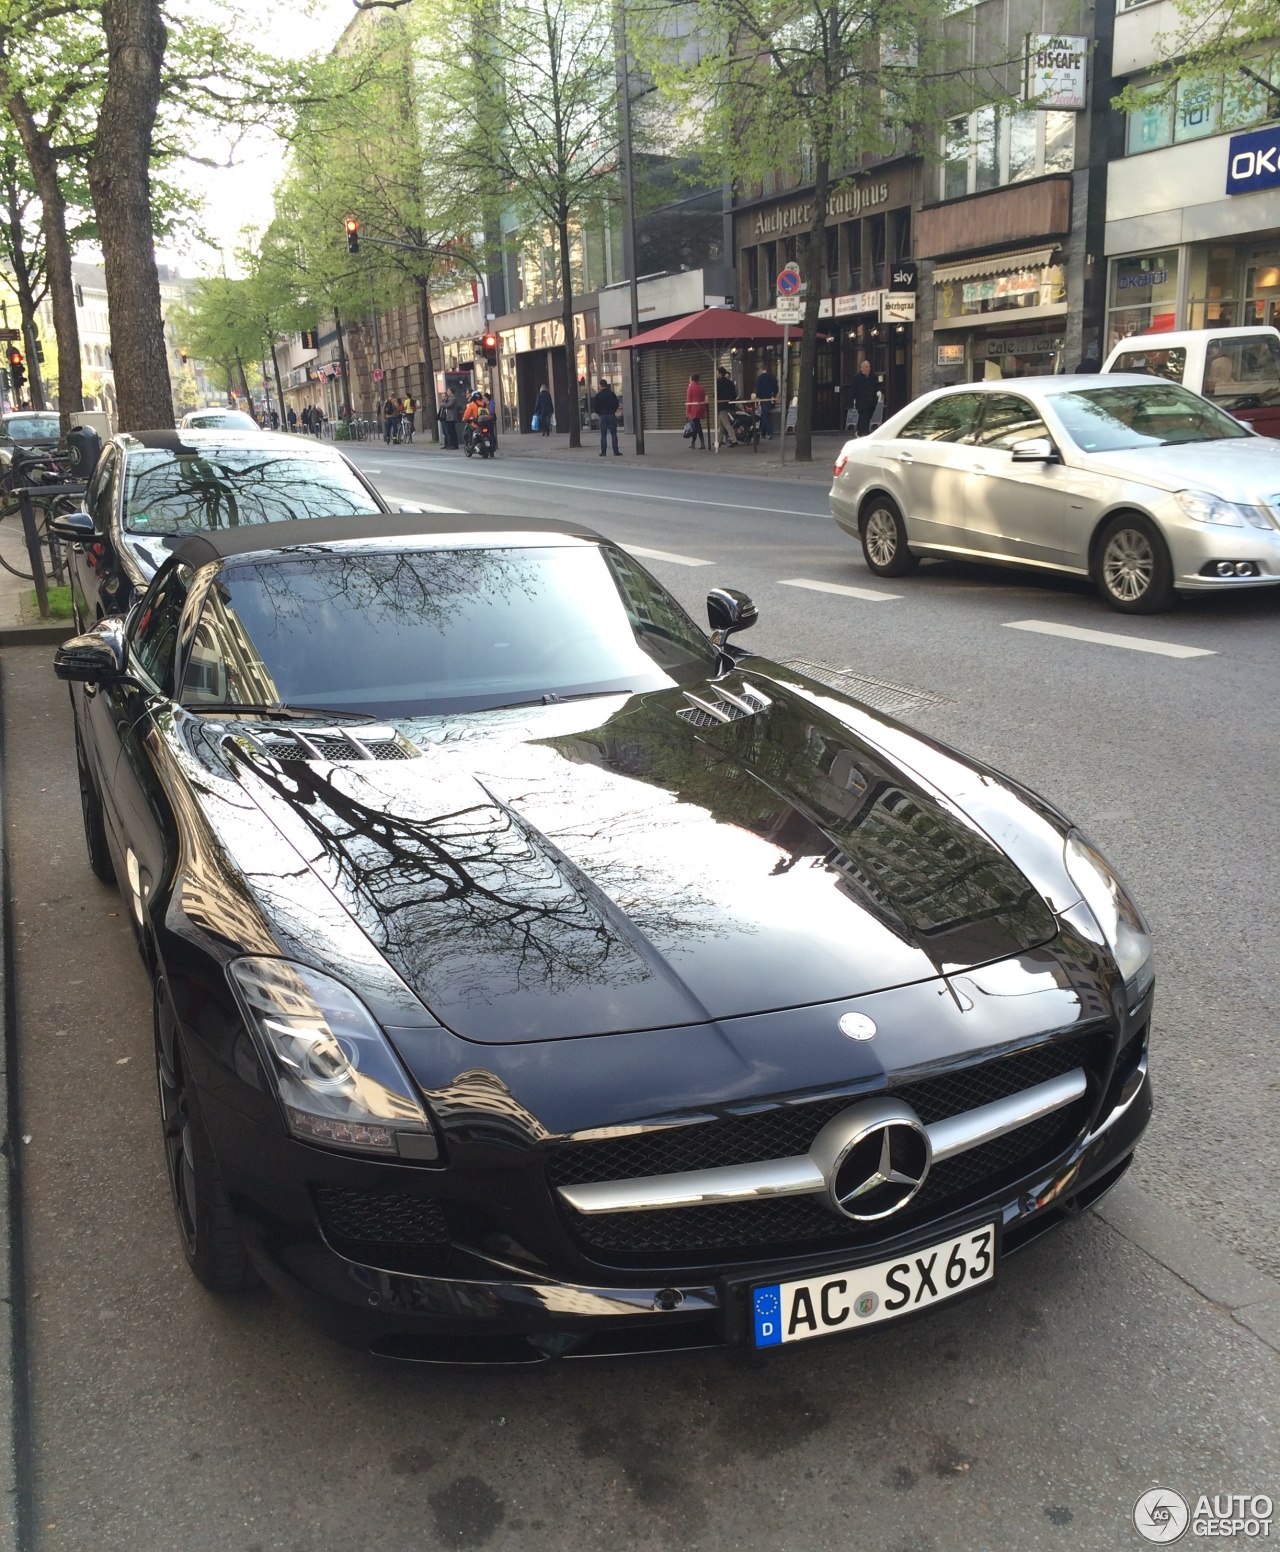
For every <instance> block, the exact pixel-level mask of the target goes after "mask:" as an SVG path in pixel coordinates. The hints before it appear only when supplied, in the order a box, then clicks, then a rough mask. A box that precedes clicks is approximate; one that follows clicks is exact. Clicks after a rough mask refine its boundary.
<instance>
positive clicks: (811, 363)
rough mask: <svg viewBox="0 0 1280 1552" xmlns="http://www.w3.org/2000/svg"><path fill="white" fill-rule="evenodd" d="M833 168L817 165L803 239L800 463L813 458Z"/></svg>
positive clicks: (798, 420)
mask: <svg viewBox="0 0 1280 1552" xmlns="http://www.w3.org/2000/svg"><path fill="white" fill-rule="evenodd" d="M830 190H831V169H830V166H829V165H828V163H827V162H826V161H825V160H822V161H819V163H818V166H817V180H816V183H815V185H814V190H813V222H812V224H811V225H810V227H809V231H808V233H807V234H806V236H805V239H804V250H803V252H802V253H801V255H800V273H801V275H803V277H804V278H805V280H806V281H807V282H808V290H807V291H806V292H805V298H804V333H803V335H802V336H801V339H800V383H799V386H798V389H797V393H796V452H795V458H796V462H797V463H812V462H813V380H814V367H815V365H816V364H817V356H818V304H819V302H821V300H822V244H823V240H824V238H825V236H826V229H827V200H828V197H829V195H830ZM785 400H786V394H785V388H784V393H783V411H782V416H783V420H782V425H783V432H782V434H783V436H784V437H785V436H786V413H787V412H786V402H785Z"/></svg>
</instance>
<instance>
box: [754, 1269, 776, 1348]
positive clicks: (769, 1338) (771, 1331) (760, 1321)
mask: <svg viewBox="0 0 1280 1552" xmlns="http://www.w3.org/2000/svg"><path fill="white" fill-rule="evenodd" d="M753 1304H754V1306H755V1307H754V1310H753V1313H754V1315H755V1322H756V1346H757V1347H774V1346H776V1344H777V1343H779V1342H781V1341H782V1293H781V1289H780V1287H779V1285H778V1284H777V1283H774V1284H773V1286H772V1287H769V1288H757V1289H756V1290H755V1293H754V1295H753Z"/></svg>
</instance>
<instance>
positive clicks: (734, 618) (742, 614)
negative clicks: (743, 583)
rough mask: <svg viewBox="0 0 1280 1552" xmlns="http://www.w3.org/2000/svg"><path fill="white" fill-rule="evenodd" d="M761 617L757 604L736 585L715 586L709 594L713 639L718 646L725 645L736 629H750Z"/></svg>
mask: <svg viewBox="0 0 1280 1552" xmlns="http://www.w3.org/2000/svg"><path fill="white" fill-rule="evenodd" d="M759 618H760V614H759V611H758V610H757V609H756V606H755V604H753V603H752V602H751V600H750V598H748V596H747V595H746V594H745V593H743V592H741V591H740V590H739V589H738V588H736V587H713V588H712V589H711V591H710V592H709V593H708V594H707V619H708V620H709V621H710V622H711V639H712V641H714V642H715V644H716V646H718V647H723V646H724V644H725V642H726V641H728V639H729V637H730V636H732V635H733V633H734V631H740V630H749V629H750V628H751V626H753V625H754V624H755V623H756V621H757V620H758V619H759Z"/></svg>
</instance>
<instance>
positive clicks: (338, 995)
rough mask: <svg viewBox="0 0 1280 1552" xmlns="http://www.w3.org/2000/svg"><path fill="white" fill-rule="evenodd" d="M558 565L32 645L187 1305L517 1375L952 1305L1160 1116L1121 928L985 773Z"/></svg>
mask: <svg viewBox="0 0 1280 1552" xmlns="http://www.w3.org/2000/svg"><path fill="white" fill-rule="evenodd" d="M708 608H709V613H710V617H711V623H712V626H713V627H714V628H715V634H714V635H713V637H712V638H711V639H710V640H709V639H708V638H707V636H706V635H704V634H703V632H702V631H700V630H699V629H698V628H697V627H696V626H695V625H694V624H693V622H692V621H691V620H690V619H689V618H688V616H687V615H686V614H685V613H684V612H683V611H682V610H681V608H680V607H679V605H678V604H677V603H676V602H675V601H674V600H673V599H672V598H671V596H670V595H669V594H667V593H666V592H665V591H664V590H663V588H662V587H661V586H660V584H659V583H658V582H656V581H655V580H654V579H653V578H652V577H651V576H650V575H649V574H648V573H647V572H645V571H644V570H643V569H642V568H641V567H640V566H639V565H638V564H637V563H636V562H635V561H634V560H632V559H631V558H630V557H629V556H627V555H626V554H625V553H623V552H622V551H621V550H619V549H617V548H616V547H614V546H613V545H611V544H609V543H608V542H607V541H605V540H602V539H600V538H599V537H598V536H597V535H595V534H593V533H591V532H589V531H588V530H586V529H582V528H577V527H574V526H573V525H571V524H568V523H555V522H550V521H547V522H533V521H525V520H513V519H509V518H490V519H485V518H467V517H457V518H449V517H437V518H425V519H424V518H418V519H407V518H403V517H400V518H396V517H369V518H356V519H347V520H342V521H326V520H323V519H317V520H316V521H314V522H312V523H309V524H307V525H306V527H305V534H304V533H302V532H300V531H299V529H297V528H295V527H291V526H289V525H285V524H269V525H267V526H265V527H260V528H256V529H245V528H240V529H234V528H231V529H228V528H223V529H219V530H217V531H215V532H210V533H207V534H200V535H197V536H193V537H190V538H186V539H183V540H180V541H178V542H177V543H176V544H175V545H174V547H173V551H172V554H171V555H170V556H169V557H168V559H167V560H166V562H165V564H164V565H163V567H162V568H161V570H160V571H159V573H158V574H157V576H156V578H155V580H154V582H153V583H152V585H151V587H150V588H149V590H148V591H147V593H146V594H145V596H144V597H143V598H142V599H141V600H140V601H139V603H138V604H137V605H136V606H135V608H134V609H133V611H132V613H131V615H130V616H129V618H128V620H127V621H120V620H115V619H111V620H103V621H102V622H100V623H99V625H98V626H97V627H96V628H95V629H94V630H93V631H91V632H90V633H89V634H87V635H85V636H81V637H78V638H76V639H74V640H72V641H70V642H68V643H67V644H66V645H65V646H64V647H63V648H61V649H60V651H59V653H58V657H57V660H56V668H57V672H58V673H59V674H60V675H61V676H62V677H63V678H65V679H69V680H72V681H74V685H73V691H72V696H73V704H74V713H75V737H76V749H77V755H78V759H79V762H80V780H81V787H82V792H83V798H84V818H85V830H86V835H87V838H88V846H89V855H90V858H91V861H92V865H93V868H94V870H95V872H96V873H97V874H98V876H99V877H100V878H103V879H110V878H111V877H112V876H113V875H114V876H115V877H116V878H117V879H118V880H119V883H120V887H121V890H122V892H123V895H124V898H125V900H126V902H127V904H128V909H129V912H130V914H131V917H132V920H133V922H134V925H135V928H136V931H137V934H138V938H139V941H140V943H141V947H142V951H143V954H144V956H145V959H146V962H147V964H148V965H149V966H150V968H151V973H152V976H153V979H154V984H155V1051H156V1063H157V1068H158V1071H159V1086H160V1096H161V1110H162V1121H163V1130H164V1145H165V1148H166V1150H167V1157H168V1166H169V1175H170V1179H171V1181H172V1185H173V1194H174V1201H175V1204H176V1208H177V1219H178V1227H179V1231H180V1234H181V1237H182V1245H183V1248H184V1250H185V1253H186V1256H187V1259H188V1261H189V1262H190V1265H191V1267H192V1270H193V1271H194V1272H195V1274H196V1276H197V1277H199V1278H200V1279H201V1281H203V1282H204V1283H206V1284H207V1285H208V1286H209V1287H211V1288H214V1289H219V1290H224V1291H227V1290H234V1289H238V1288H241V1287H243V1286H244V1285H245V1284H247V1283H248V1282H250V1281H251V1280H252V1279H253V1278H254V1276H255V1275H261V1276H262V1277H263V1278H265V1279H266V1280H267V1282H268V1283H270V1284H271V1286H272V1287H274V1288H276V1289H277V1290H279V1291H280V1292H281V1293H283V1294H286V1295H288V1296H290V1297H291V1298H294V1299H296V1300H297V1301H299V1302H300V1303H301V1304H302V1305H303V1306H305V1308H306V1309H307V1310H309V1311H310V1312H311V1313H312V1315H314V1316H315V1317H316V1318H317V1319H319V1320H320V1321H321V1322H322V1323H323V1324H324V1326H325V1327H326V1328H327V1329H328V1330H329V1331H330V1332H331V1333H332V1334H334V1335H335V1336H337V1337H339V1338H340V1339H342V1340H345V1341H347V1342H351V1343H355V1344H359V1345H362V1346H366V1347H369V1348H371V1349H373V1350H374V1351H376V1352H379V1353H382V1354H387V1355H392V1356H401V1357H408V1358H418V1359H443V1360H456V1359H459V1358H464V1359H465V1358H481V1357H483V1358H488V1359H493V1358H501V1359H504V1360H510V1361H530V1360H534V1359H538V1358H543V1357H548V1356H557V1355H566V1354H574V1353H577V1354H583V1353H593V1352H602V1351H610V1352H612V1351H628V1350H630V1351H634V1350H637V1349H644V1348H656V1347H679V1346H693V1345H700V1344H705V1343H716V1342H728V1343H745V1344H754V1345H756V1346H770V1345H773V1344H775V1343H778V1342H787V1341H793V1340H798V1339H803V1338H807V1337H812V1336H817V1335H819V1334H822V1333H824V1332H828V1331H847V1330H856V1329H860V1328H862V1327H864V1326H867V1325H870V1324H873V1323H875V1322H877V1321H880V1320H883V1319H885V1318H891V1317H893V1316H896V1315H899V1314H903V1313H907V1312H913V1311H917V1310H919V1309H922V1308H924V1307H926V1306H928V1305H931V1304H934V1303H936V1302H938V1301H941V1300H944V1299H947V1298H950V1297H953V1296H956V1295H959V1294H962V1293H964V1292H967V1291H970V1290H975V1289H980V1288H981V1287H983V1286H984V1285H986V1284H987V1283H989V1282H990V1281H991V1279H992V1278H993V1277H994V1276H995V1275H996V1273H997V1269H998V1265H999V1261H1000V1259H1001V1257H1002V1256H1004V1255H1007V1254H1008V1253H1009V1252H1011V1251H1013V1250H1015V1249H1017V1248H1018V1247H1019V1246H1021V1245H1023V1244H1025V1243H1026V1242H1027V1241H1028V1240H1029V1239H1031V1238H1033V1237H1034V1236H1035V1235H1037V1234H1038V1233H1040V1232H1041V1231H1042V1230H1044V1229H1046V1228H1048V1227H1049V1226H1050V1225H1051V1224H1053V1223H1055V1222H1057V1221H1058V1220H1060V1219H1061V1218H1062V1217H1063V1216H1064V1215H1067V1214H1070V1213H1072V1212H1074V1211H1076V1210H1078V1209H1079V1208H1080V1207H1081V1206H1083V1205H1084V1204H1087V1203H1089V1202H1091V1201H1094V1200H1096V1199H1097V1197H1099V1196H1100V1195H1101V1194H1102V1193H1103V1192H1104V1191H1105V1190H1107V1188H1108V1187H1109V1186H1110V1185H1112V1184H1113V1183H1114V1182H1115V1181H1116V1180H1117V1179H1118V1177H1119V1176H1120V1175H1121V1174H1122V1173H1123V1171H1124V1170H1125V1168H1126V1167H1127V1165H1128V1163H1129V1161H1130V1156H1131V1154H1132V1151H1133V1149H1134V1146H1135V1144H1136V1143H1137V1140H1138V1138H1139V1136H1140V1134H1141V1132H1142V1130H1143V1128H1144V1126H1145V1125H1146V1122H1147V1118H1148V1116H1149V1114H1150V1109H1151V1097H1150V1087H1149V1084H1148V1079H1147V1031H1148V1027H1149V1021H1150V1014H1151V999H1152V969H1151V960H1150V944H1149V940H1148V936H1147V930H1146V927H1145V925H1144V923H1143V919H1142V917H1141V915H1140V914H1139V912H1138V910H1137V908H1136V907H1135V906H1134V905H1133V903H1132V901H1131V900H1130V898H1129V896H1128V895H1127V894H1126V892H1125V890H1124V888H1123V886H1122V885H1121V884H1120V882H1119V881H1118V879H1117V878H1116V876H1115V874H1114V873H1113V872H1112V870H1111V869H1110V868H1109V867H1108V865H1107V863H1106V862H1105V861H1104V860H1103V858H1102V857H1101V856H1099V855H1098V853H1097V852H1096V851H1095V850H1094V849H1093V847H1092V846H1091V845H1090V844H1089V842H1088V841H1087V840H1086V839H1085V838H1084V837H1083V836H1082V835H1081V834H1080V833H1079V832H1078V831H1075V830H1073V829H1072V828H1071V826H1070V824H1069V823H1068V821H1067V820H1065V819H1064V818H1063V817H1062V816H1061V815H1060V814H1059V813H1057V812H1056V810H1054V809H1053V808H1051V807H1050V806H1049V805H1048V804H1046V803H1045V802H1043V801H1042V800H1040V799H1039V798H1037V797H1035V796H1034V795H1033V794H1031V793H1029V792H1027V791H1026V790H1025V789H1023V788H1021V787H1019V786H1017V785H1016V784H1015V783H1013V782H1011V781H1010V780H1008V779H1007V778H1005V777H1002V776H1000V775H998V774H997V773H996V772H994V771H991V770H989V769H986V768H984V767H981V766H978V765H975V764H973V763H972V762H970V761H967V760H965V759H964V758H962V757H961V756H959V755H957V754H955V753H954V752H953V751H951V750H949V749H946V748H944V747H942V746H940V745H938V744H936V743H933V742H931V741H929V740H927V739H925V738H922V737H920V736H918V735H916V734H913V733H912V732H910V731H909V730H908V729H906V728H905V727H903V726H902V725H900V724H898V723H895V722H893V721H890V720H888V719H887V718H884V717H881V716H878V715H876V714H875V713H873V712H872V711H870V710H869V709H868V708H867V707H866V706H864V705H861V704H859V703H858V702H856V701H852V700H849V699H847V698H846V697H844V696H842V695H840V694H837V693H836V692H834V691H833V690H831V689H828V688H827V687H825V686H824V685H822V684H820V683H817V682H815V681H813V680H811V679H807V678H805V677H804V676H803V675H801V674H798V673H795V672H793V671H792V670H790V669H787V668H784V667H780V666H779V665H778V664H776V663H773V662H770V661H768V660H767V659H765V658H761V657H754V656H751V655H749V654H747V653H745V652H743V651H742V650H741V649H738V648H736V647H735V646H733V645H732V644H731V643H730V642H729V641H728V639H727V638H728V637H729V636H730V635H731V634H732V633H733V632H735V631H737V630H740V629H742V628H744V627H745V626H747V625H749V624H751V623H753V622H754V619H755V611H754V609H753V608H752V606H751V604H750V601H749V600H748V599H746V597H745V595H743V594H740V593H736V592H733V591H730V590H717V591H715V592H713V593H712V594H711V595H710V597H709V600H708Z"/></svg>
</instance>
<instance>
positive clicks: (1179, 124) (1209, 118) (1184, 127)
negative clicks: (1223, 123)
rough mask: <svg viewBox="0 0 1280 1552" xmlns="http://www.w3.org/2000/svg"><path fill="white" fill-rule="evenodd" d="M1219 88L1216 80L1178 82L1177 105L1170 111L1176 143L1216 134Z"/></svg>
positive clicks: (1219, 103)
mask: <svg viewBox="0 0 1280 1552" xmlns="http://www.w3.org/2000/svg"><path fill="white" fill-rule="evenodd" d="M1220 106H1221V89H1220V86H1219V83H1218V82H1216V81H1199V82H1188V81H1179V82H1178V96H1177V103H1176V105H1175V107H1174V110H1173V138H1174V140H1175V141H1182V140H1200V139H1201V138H1203V136H1205V135H1216V134H1217V132H1218V110H1219V107H1220Z"/></svg>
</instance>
